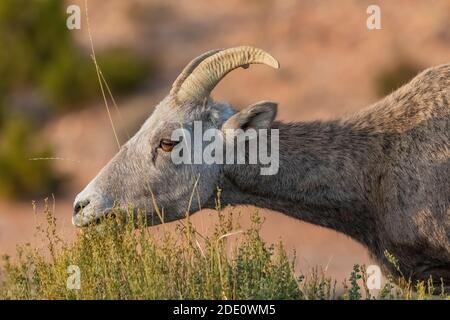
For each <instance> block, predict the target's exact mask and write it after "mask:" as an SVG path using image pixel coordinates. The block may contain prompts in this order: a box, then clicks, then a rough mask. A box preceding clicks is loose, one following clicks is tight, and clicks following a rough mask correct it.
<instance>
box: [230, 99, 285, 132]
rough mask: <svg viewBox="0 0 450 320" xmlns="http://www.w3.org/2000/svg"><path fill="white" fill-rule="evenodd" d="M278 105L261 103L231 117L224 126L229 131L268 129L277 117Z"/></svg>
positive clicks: (268, 102) (267, 102)
mask: <svg viewBox="0 0 450 320" xmlns="http://www.w3.org/2000/svg"><path fill="white" fill-rule="evenodd" d="M277 106H278V105H277V103H275V102H271V101H261V102H257V103H255V104H252V105H250V106H248V107H247V108H245V109H244V110H241V111H239V112H238V113H236V114H235V115H233V116H231V118H229V119H228V120H227V121H225V123H224V124H223V126H222V130H227V129H234V130H236V129H242V130H246V129H249V128H253V129H256V130H257V129H268V128H270V125H271V124H272V122H273V120H274V119H275V116H276V115H277Z"/></svg>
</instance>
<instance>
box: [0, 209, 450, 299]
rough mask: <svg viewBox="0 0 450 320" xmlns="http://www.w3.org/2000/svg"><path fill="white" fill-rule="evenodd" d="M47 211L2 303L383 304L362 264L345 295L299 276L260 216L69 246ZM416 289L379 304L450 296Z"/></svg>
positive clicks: (388, 291) (319, 275)
mask: <svg viewBox="0 0 450 320" xmlns="http://www.w3.org/2000/svg"><path fill="white" fill-rule="evenodd" d="M130 211H132V210H130ZM45 213H46V217H47V225H43V226H40V227H39V228H38V231H39V232H40V234H41V235H42V236H43V237H44V238H45V239H46V242H47V248H46V250H43V249H42V248H41V249H37V248H33V247H31V246H30V245H27V246H25V247H21V248H19V250H18V257H17V259H15V261H12V260H11V259H10V258H9V257H4V263H3V268H0V272H1V276H0V279H3V281H2V282H0V299H1V298H3V299H335V298H340V299H363V298H365V299H375V297H374V296H371V295H370V292H369V290H368V289H367V286H366V285H365V284H364V283H365V281H366V280H367V275H366V274H365V273H364V270H365V267H364V266H361V267H360V266H358V265H356V266H355V268H354V270H353V271H352V273H351V275H350V285H351V286H350V288H349V287H348V286H347V284H346V283H345V284H344V292H343V293H342V295H340V296H338V297H336V292H335V290H336V281H332V280H331V279H330V278H327V277H325V275H324V272H322V271H319V269H318V268H315V269H313V271H312V273H311V274H307V275H299V276H297V275H296V274H295V271H294V262H295V256H294V257H289V255H288V254H287V253H286V251H285V250H284V249H283V246H282V244H281V243H280V244H279V245H277V246H268V245H267V244H266V243H265V242H264V241H263V240H262V239H261V236H260V229H261V224H262V221H261V219H260V217H259V215H258V214H254V215H253V216H252V225H251V227H250V228H249V229H247V230H241V228H240V226H239V224H238V223H237V222H238V221H237V220H236V218H235V217H233V214H232V213H231V214H228V215H225V214H223V213H222V212H221V211H220V210H218V211H217V214H218V216H219V222H218V223H217V224H216V226H215V232H214V233H213V234H212V235H210V236H204V235H201V234H200V233H198V232H197V231H196V230H195V228H194V227H193V225H192V224H191V222H190V220H189V218H187V219H185V220H183V221H181V222H180V227H179V228H177V230H176V232H168V231H165V232H164V233H162V234H160V235H159V236H157V235H155V234H154V232H152V231H153V230H152V229H151V228H146V227H144V221H143V219H142V218H139V217H135V216H134V215H133V214H132V213H128V217H127V218H128V219H121V218H119V216H120V215H119V214H118V215H117V217H115V216H113V215H112V216H109V217H107V218H104V219H103V220H102V223H101V224H100V225H91V226H88V227H87V228H85V229H84V230H83V232H82V233H80V234H79V235H78V237H77V238H76V239H75V241H74V242H73V243H69V242H66V241H64V240H62V239H61V238H60V237H59V236H58V234H57V232H56V220H55V218H54V216H53V214H52V213H51V211H50V210H49V207H48V206H47V208H46V209H45ZM136 227H137V229H135V228H136ZM231 239H234V240H236V241H234V242H233V243H230V240H231ZM69 267H71V268H73V267H75V268H76V267H78V268H79V269H78V270H79V271H80V288H78V289H73V288H70V287H68V286H67V283H68V280H69V284H74V283H72V282H70V279H69V276H70V275H71V274H73V272H74V271H73V270H74V269H71V268H69ZM397 283H400V284H402V283H404V281H403V282H402V281H398V282H397ZM412 287H413V286H396V285H394V284H393V280H389V281H388V283H387V284H386V286H385V287H384V288H383V290H381V294H380V295H379V296H378V298H382V299H388V298H391V299H414V298H416V299H430V298H439V297H440V298H450V296H446V295H445V293H443V291H442V292H440V288H435V289H434V288H432V287H430V283H423V282H421V283H418V284H417V285H416V286H415V288H416V289H417V293H413V291H412ZM362 288H364V289H362ZM362 290H364V291H362ZM433 294H440V296H434V297H433Z"/></svg>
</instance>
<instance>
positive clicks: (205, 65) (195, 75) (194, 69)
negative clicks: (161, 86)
mask: <svg viewBox="0 0 450 320" xmlns="http://www.w3.org/2000/svg"><path fill="white" fill-rule="evenodd" d="M250 64H265V65H268V66H270V67H272V68H275V69H278V68H279V67H280V64H279V63H278V61H277V60H276V59H275V58H274V57H272V56H271V55H270V54H268V53H267V52H265V51H264V50H262V49H258V48H254V47H250V46H242V47H235V48H230V49H225V50H220V49H219V50H212V51H208V52H207V53H204V54H202V55H201V56H199V57H197V58H196V59H194V60H192V61H191V62H190V63H189V64H188V65H187V66H186V68H185V69H184V70H183V72H182V73H181V74H180V75H179V76H178V78H177V79H176V80H175V82H174V84H173V86H172V90H171V93H172V94H174V95H175V96H176V99H177V101H178V102H179V103H183V102H195V101H203V99H204V98H207V97H208V96H209V94H210V93H211V91H212V90H213V89H214V87H215V86H216V85H217V84H218V83H219V82H220V80H221V79H222V78H223V77H224V76H225V75H227V73H229V72H230V71H232V70H234V69H236V68H239V67H244V68H247V67H248V66H249V65H250Z"/></svg>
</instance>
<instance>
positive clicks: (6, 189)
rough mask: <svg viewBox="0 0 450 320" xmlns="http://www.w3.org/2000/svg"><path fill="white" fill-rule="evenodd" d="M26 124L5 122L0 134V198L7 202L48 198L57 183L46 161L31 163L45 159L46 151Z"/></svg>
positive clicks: (48, 152) (20, 121) (45, 147)
mask: <svg viewBox="0 0 450 320" xmlns="http://www.w3.org/2000/svg"><path fill="white" fill-rule="evenodd" d="M34 136H35V133H34V130H33V128H32V126H31V125H30V123H28V122H26V121H24V120H19V119H15V118H12V119H8V121H5V123H4V126H3V128H2V130H0V195H1V196H4V197H11V198H17V197H20V198H27V197H30V196H40V195H48V193H49V192H51V191H52V190H53V189H54V188H56V186H57V185H58V182H59V180H58V179H57V177H56V175H55V174H54V173H53V171H52V168H51V164H50V163H49V162H48V161H31V160H29V159H30V158H32V157H42V158H45V157H49V156H51V153H50V149H49V147H48V146H46V144H45V143H42V142H41V141H38V140H36V138H35V137H34Z"/></svg>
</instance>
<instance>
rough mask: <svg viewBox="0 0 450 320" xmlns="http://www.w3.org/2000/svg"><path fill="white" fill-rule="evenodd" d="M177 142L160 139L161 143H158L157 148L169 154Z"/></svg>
mask: <svg viewBox="0 0 450 320" xmlns="http://www.w3.org/2000/svg"><path fill="white" fill-rule="evenodd" d="M178 142H179V141H173V140H169V139H162V140H161V142H160V143H159V147H160V148H161V149H162V150H163V151H165V152H170V151H172V149H173V148H174V147H175V146H176V144H177V143H178Z"/></svg>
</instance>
